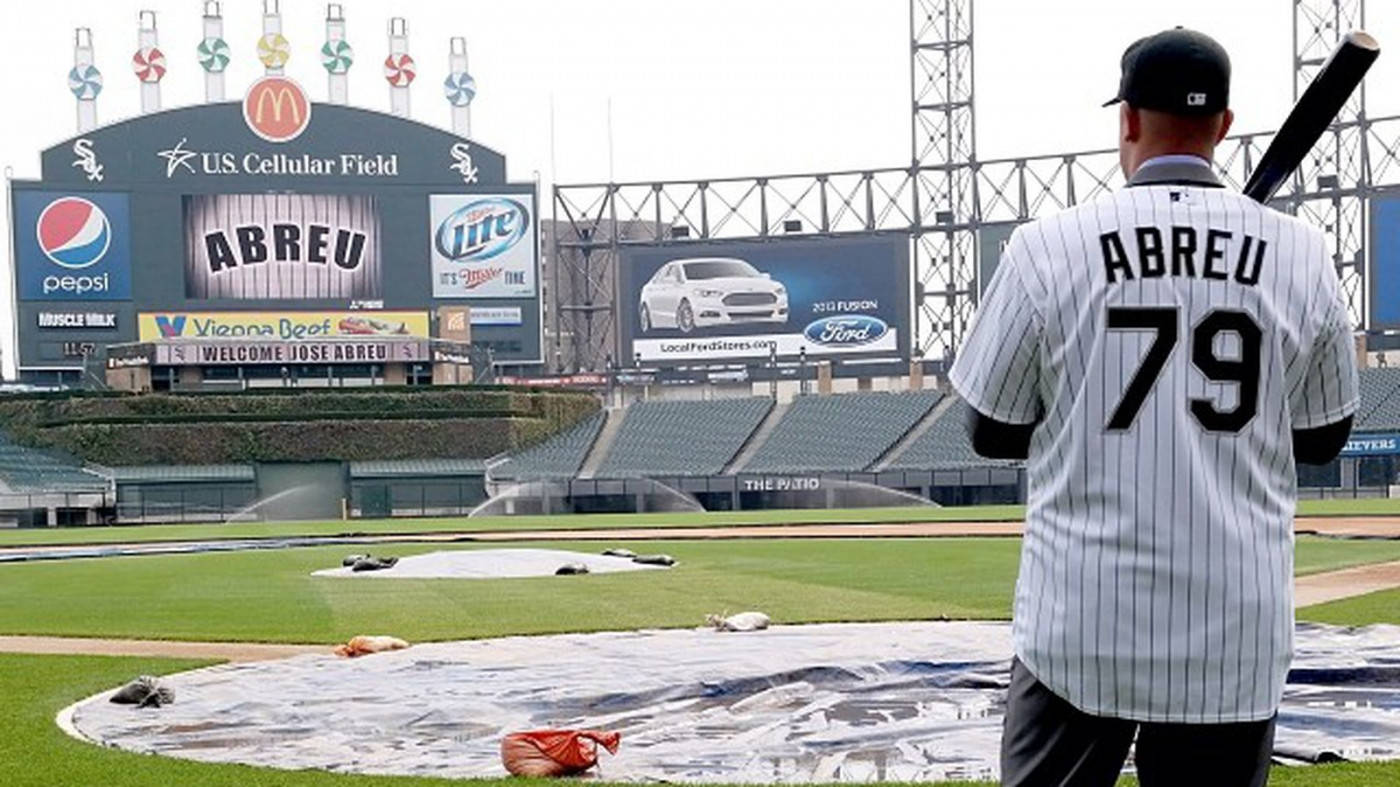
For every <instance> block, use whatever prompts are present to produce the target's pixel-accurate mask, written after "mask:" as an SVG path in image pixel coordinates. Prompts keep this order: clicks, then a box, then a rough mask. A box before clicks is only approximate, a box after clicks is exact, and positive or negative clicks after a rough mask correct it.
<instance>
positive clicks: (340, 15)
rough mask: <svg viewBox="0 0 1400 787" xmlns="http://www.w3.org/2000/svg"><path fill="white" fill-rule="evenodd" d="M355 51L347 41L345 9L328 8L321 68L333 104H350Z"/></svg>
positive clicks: (336, 5) (337, 4)
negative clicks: (324, 72) (351, 74)
mask: <svg viewBox="0 0 1400 787" xmlns="http://www.w3.org/2000/svg"><path fill="white" fill-rule="evenodd" d="M354 62H355V50H354V49H353V48H352V47H351V46H350V42H349V41H346V40H345V9H344V7H343V6H342V5H341V4H340V3H330V4H328V5H327V6H326V43H325V44H323V45H322V46H321V66H322V67H324V68H325V69H326V95H327V97H328V98H329V100H330V103H332V104H348V103H350V78H349V74H350V66H351V65H353V64H354Z"/></svg>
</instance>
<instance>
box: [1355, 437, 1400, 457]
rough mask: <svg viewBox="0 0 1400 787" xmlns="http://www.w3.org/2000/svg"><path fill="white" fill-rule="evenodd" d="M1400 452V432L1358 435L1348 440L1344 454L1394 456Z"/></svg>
mask: <svg viewBox="0 0 1400 787" xmlns="http://www.w3.org/2000/svg"><path fill="white" fill-rule="evenodd" d="M1396 454H1400V434H1395V433H1394V432H1391V433H1388V434H1368V435H1358V436H1356V437H1353V438H1351V439H1350V440H1347V444H1346V446H1345V447H1344V448H1342V456H1394V455H1396Z"/></svg>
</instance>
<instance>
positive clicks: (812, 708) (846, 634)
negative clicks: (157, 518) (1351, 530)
mask: <svg viewBox="0 0 1400 787" xmlns="http://www.w3.org/2000/svg"><path fill="white" fill-rule="evenodd" d="M1010 647H1011V645H1010V629H1009V627H1008V626H1007V625H1005V624H1001V623H936V622H919V623H878V624H830V625H812V626H779V627H775V628H772V629H769V630H768V631H762V632H755V633H746V634H733V633H718V632H715V631H711V630H684V631H644V632H632V633H607V634H587V635H564V636H553V637H513V638H506V639H498V640H483V641H474V642H452V643H436V644H428V645H419V646H417V647H414V648H410V649H409V650H405V651H399V652H395V653H387V654H381V655H375V656H368V657H364V658H361V659H356V660H342V659H336V658H333V657H322V656H299V657H295V658H291V659H287V660H283V661H276V662H262V663H256V664H241V665H229V666H220V667H212V668H208V669H203V670H196V671H193V672H188V673H184V674H181V675H175V676H172V677H170V678H169V679H168V680H169V684H170V685H171V686H172V687H173V688H174V689H175V693H176V696H177V698H178V699H177V702H176V703H175V704H174V705H171V706H169V707H165V708H160V709H158V710H152V709H145V710H138V709H135V708H132V707H129V706H118V705H112V704H110V703H108V702H107V695H106V694H104V695H99V696H97V697H94V698H91V699H89V700H86V701H84V702H82V703H79V704H78V705H77V706H76V707H75V708H74V709H73V713H72V722H73V725H74V726H75V727H76V729H77V730H78V731H79V732H80V733H81V734H82V735H85V736H87V737H88V738H90V739H92V740H95V741H99V742H102V743H105V744H110V745H114V746H118V747H121V748H124V749H130V750H133V751H141V752H152V753H158V754H165V755H171V756H176V757H183V758H188V759H193V760H202V761H208V762H239V763H247V764H252V765H267V766H273V767H282V768H324V769H328V770H334V771H355V772H365V773H380V774H413V775H437V776H449V777H471V776H476V777H482V776H500V775H503V774H504V769H503V768H502V767H501V765H500V760H499V746H500V740H501V737H502V735H503V734H505V733H507V732H511V731H516V730H527V729H535V728H540V727H593V728H602V729H611V730H618V731H621V732H622V734H623V737H622V749H621V751H620V753H619V754H618V756H617V757H615V758H608V757H606V755H605V756H604V761H603V764H602V772H603V774H604V775H605V776H606V777H607V778H609V779H622V780H658V779H665V780H670V781H693V782H712V781H725V782H779V781H793V782H796V781H803V782H805V781H869V780H874V779H881V780H901V781H903V780H933V779H946V778H988V779H991V778H995V777H996V775H997V773H996V762H997V757H996V753H997V741H998V736H999V733H1000V724H1001V718H1000V716H1001V705H1002V701H1003V698H1004V693H1005V692H1004V688H1005V685H1006V677H1007V667H1008V656H1009V654H1010ZM1297 650H1298V656H1297V660H1296V669H1295V671H1294V674H1293V676H1291V677H1290V683H1289V686H1288V691H1287V697H1286V699H1285V702H1284V707H1283V709H1282V711H1281V714H1280V721H1279V732H1278V748H1279V750H1280V751H1281V752H1290V753H1291V754H1292V755H1293V756H1298V757H1306V758H1313V757H1316V756H1317V755H1318V754H1319V753H1322V752H1333V753H1336V754H1340V755H1342V756H1345V757H1348V758H1353V759H1384V758H1393V757H1400V627H1395V626H1372V627H1369V628H1366V629H1356V630H1345V629H1337V628H1331V627H1324V626H1316V625H1301V626H1299V630H1298V640H1297Z"/></svg>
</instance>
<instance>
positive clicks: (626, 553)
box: [603, 547, 637, 559]
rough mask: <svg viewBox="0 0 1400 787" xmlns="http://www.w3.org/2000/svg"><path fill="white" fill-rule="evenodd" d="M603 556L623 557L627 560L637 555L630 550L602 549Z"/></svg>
mask: <svg viewBox="0 0 1400 787" xmlns="http://www.w3.org/2000/svg"><path fill="white" fill-rule="evenodd" d="M603 554H604V555H605V556H607V557H625V558H629V559H631V558H634V557H636V556H637V553H636V552H633V551H632V550H630V549H618V548H616V547H614V548H612V549H604V550H603Z"/></svg>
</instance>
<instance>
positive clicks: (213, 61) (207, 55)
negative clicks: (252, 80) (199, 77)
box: [195, 0, 229, 104]
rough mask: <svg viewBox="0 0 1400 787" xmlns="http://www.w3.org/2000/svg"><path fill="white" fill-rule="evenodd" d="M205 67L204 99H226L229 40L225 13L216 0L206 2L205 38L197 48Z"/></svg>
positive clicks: (212, 100)
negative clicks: (225, 34) (225, 84)
mask: <svg viewBox="0 0 1400 787" xmlns="http://www.w3.org/2000/svg"><path fill="white" fill-rule="evenodd" d="M195 52H196V53H197V54H198V55H199V67H200V68H202V69H204V100H205V101H206V102H208V103H210V104H213V103H215V102H218V101H223V100H224V71H225V70H226V69H227V68H228V61H229V49H228V42H227V41H224V15H223V12H222V11H221V9H220V8H219V4H218V2H216V0H208V1H207V2H205V4H204V38H203V39H202V40H201V41H200V42H199V46H198V47H196V48H195Z"/></svg>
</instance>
